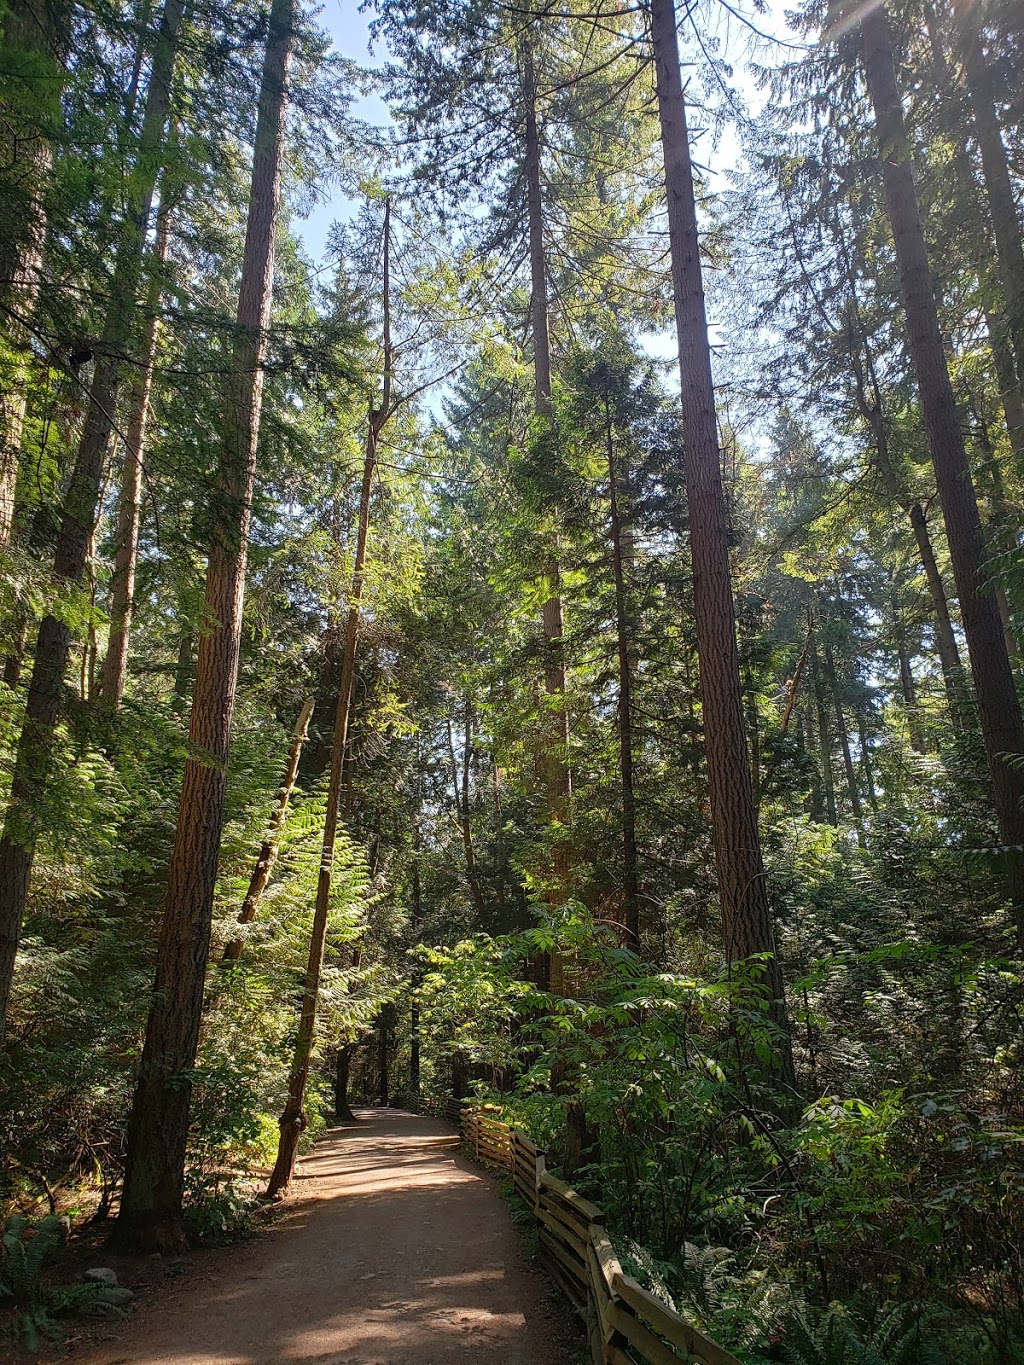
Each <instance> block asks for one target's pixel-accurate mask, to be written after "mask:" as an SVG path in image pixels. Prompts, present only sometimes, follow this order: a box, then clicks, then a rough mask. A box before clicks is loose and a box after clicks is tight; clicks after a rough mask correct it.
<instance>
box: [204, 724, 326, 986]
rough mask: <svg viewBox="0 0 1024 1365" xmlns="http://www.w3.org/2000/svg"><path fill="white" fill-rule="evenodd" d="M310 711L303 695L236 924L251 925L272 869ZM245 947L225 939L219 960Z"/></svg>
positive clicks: (241, 941) (231, 959) (234, 955)
mask: <svg viewBox="0 0 1024 1365" xmlns="http://www.w3.org/2000/svg"><path fill="white" fill-rule="evenodd" d="M312 714H313V698H312V697H307V698H306V700H305V702H304V703H303V706H302V710H301V711H300V712H299V715H298V719H297V720H296V722H295V726H294V728H293V730H292V745H291V749H290V750H289V753H288V766H287V767H286V768H285V770H284V776H283V777H282V778H281V786H280V788H279V789H278V793H277V800H276V802H275V803H274V809H273V812H272V813H271V816H270V824H269V825H268V826H267V833H266V837H265V838H264V840H263V843H262V844H261V845H260V851H259V854H258V855H257V858H256V866H255V867H254V868H253V870H252V876H251V877H250V878H249V889H248V891H246V893H245V900H244V901H243V902H242V908H241V910H239V912H238V923H239V924H251V923H252V922H253V920H254V919H255V918H256V912H257V911H258V910H259V907H260V901H261V900H262V899H263V893H264V891H265V890H266V889H267V883H268V882H269V881H270V874H271V872H273V870H274V863H275V862H276V861H277V850H278V846H279V845H280V843H281V831H282V830H283V829H284V822H285V817H286V816H287V814H288V803H289V802H290V801H291V799H292V792H293V791H294V790H295V779H296V777H297V776H298V773H299V759H300V758H301V757H302V746H303V744H305V742H306V735H307V733H308V729H309V718H310V716H311V715H312ZM244 947H245V939H244V938H242V937H238V938H229V939H228V941H227V943H225V945H224V954H223V956H222V958H221V962H222V963H226V962H237V961H238V959H239V958H240V957H241V956H242V949H243V948H244Z"/></svg>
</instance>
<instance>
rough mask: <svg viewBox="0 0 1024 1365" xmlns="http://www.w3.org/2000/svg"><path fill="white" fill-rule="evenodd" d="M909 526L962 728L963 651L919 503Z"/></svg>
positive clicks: (953, 712)
mask: <svg viewBox="0 0 1024 1365" xmlns="http://www.w3.org/2000/svg"><path fill="white" fill-rule="evenodd" d="M910 524H911V526H912V527H913V529H914V539H915V540H916V541H917V550H918V554H919V555H920V556H921V565H922V567H923V568H924V576H925V579H926V581H927V583H928V591H929V593H930V594H931V599H932V606H933V608H934V611H935V623H934V624H935V645H936V648H937V649H938V651H939V667H940V668H941V670H942V681H943V685H944V686H945V689H946V699H947V701H948V703H949V715H950V719H951V720H952V722H953V724H954V726H961V727H962V726H963V723H964V718H963V703H962V700H961V697H960V690H959V689H960V687H961V686H962V678H963V673H962V664H961V663H960V650H959V649H958V648H957V643H956V636H955V635H954V634H953V621H952V618H951V617H950V614H949V602H948V600H947V598H946V587H945V584H944V583H943V581H942V575H941V573H939V566H938V563H937V561H936V559H935V550H934V548H933V546H932V539H931V535H930V534H929V531H928V521H927V519H926V517H925V514H924V508H923V507H922V506H921V504H920V503H919V502H915V503H914V504H913V505H912V506H911V508H910Z"/></svg>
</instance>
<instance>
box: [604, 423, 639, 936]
mask: <svg viewBox="0 0 1024 1365" xmlns="http://www.w3.org/2000/svg"><path fill="white" fill-rule="evenodd" d="M605 436H606V438H607V456H608V504H609V513H610V521H611V539H612V575H613V579H614V583H615V638H616V642H617V652H618V662H619V704H618V709H617V715H618V725H619V780H620V782H621V784H622V912H623V913H622V922H623V928H624V929H625V931H626V942H627V944H628V946H629V947H630V948H633V949H634V950H635V951H639V948H640V874H639V860H638V857H637V846H636V791H635V788H634V782H633V666H632V660H631V659H630V648H629V644H630V628H631V621H630V615H629V603H628V601H627V587H626V565H625V554H624V551H623V542H624V539H625V536H626V531H625V530H624V527H623V519H622V513H621V509H620V507H619V471H618V468H617V465H616V460H615V443H614V439H613V434H612V420H611V411H610V409H609V405H608V402H607V400H606V401H605Z"/></svg>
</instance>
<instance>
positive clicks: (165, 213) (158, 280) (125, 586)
mask: <svg viewBox="0 0 1024 1365" xmlns="http://www.w3.org/2000/svg"><path fill="white" fill-rule="evenodd" d="M170 223H171V214H170V208H169V207H168V206H166V205H161V207H160V209H159V211H158V213H157V234H156V242H155V244H154V248H153V252H152V255H151V256H150V267H151V275H150V283H149V295H148V298H147V300H146V321H145V330H144V333H143V339H142V346H141V348H140V357H141V364H140V365H139V368H138V370H137V371H136V373H135V378H134V381H133V383H132V392H131V400H130V405H129V417H128V430H127V433H126V439H125V442H124V460H123V461H122V465H121V490H120V496H119V498H118V508H117V551H116V553H115V556H114V572H113V575H112V577H111V581H110V637H109V639H108V641H107V653H106V657H105V658H104V660H103V670H102V672H101V673H100V685H99V690H98V693H97V700H98V701H99V702H100V704H101V705H102V706H103V707H104V708H106V709H110V710H116V709H117V707H118V706H120V705H121V699H122V697H123V696H124V687H125V681H126V679H127V676H128V642H129V637H130V634H131V624H132V609H133V601H132V599H133V597H134V594H135V565H136V560H137V557H138V550H139V521H140V514H141V507H142V504H141V492H142V463H143V454H144V452H145V448H146V428H147V425H148V422H149V398H150V393H151V392H152V388H153V370H154V368H155V366H156V347H157V338H158V337H159V334H160V296H161V294H162V292H163V278H162V276H163V269H164V265H165V263H166V261H167V246H168V242H169V241H170Z"/></svg>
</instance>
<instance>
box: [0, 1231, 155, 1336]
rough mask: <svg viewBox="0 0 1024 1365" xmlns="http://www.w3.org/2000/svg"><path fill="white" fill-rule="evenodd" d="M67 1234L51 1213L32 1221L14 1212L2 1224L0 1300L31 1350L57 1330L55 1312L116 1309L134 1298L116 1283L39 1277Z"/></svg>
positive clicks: (59, 1315)
mask: <svg viewBox="0 0 1024 1365" xmlns="http://www.w3.org/2000/svg"><path fill="white" fill-rule="evenodd" d="M65 1235H66V1233H65V1227H64V1224H63V1223H62V1221H61V1220H60V1219H59V1218H58V1217H57V1216H56V1215H55V1214H50V1215H49V1216H48V1217H46V1218H41V1219H40V1220H39V1222H38V1223H36V1224H34V1225H33V1224H31V1223H30V1222H29V1221H28V1219H27V1218H23V1217H21V1216H20V1215H15V1216H14V1217H12V1218H9V1219H8V1220H7V1223H6V1224H5V1226H4V1235H3V1243H2V1246H3V1259H2V1261H0V1303H8V1302H9V1306H10V1308H11V1324H12V1326H13V1329H14V1332H15V1335H17V1336H19V1337H20V1338H21V1339H22V1341H24V1343H25V1345H26V1346H27V1347H28V1348H29V1350H30V1351H37V1350H38V1349H39V1346H40V1344H41V1340H42V1338H43V1337H50V1338H52V1337H55V1336H57V1335H59V1333H60V1328H59V1327H58V1324H57V1322H56V1319H57V1318H58V1317H64V1316H69V1315H73V1314H76V1313H89V1314H103V1313H111V1314H120V1312H121V1310H122V1309H123V1308H124V1306H125V1305H126V1304H127V1303H129V1302H130V1301H131V1299H132V1294H131V1291H130V1290H128V1289H122V1288H120V1287H119V1286H117V1285H110V1284H70V1285H48V1284H47V1283H46V1282H45V1280H44V1278H43V1276H44V1274H45V1271H46V1267H47V1264H48V1262H49V1261H50V1259H51V1258H52V1256H53V1255H54V1253H55V1252H57V1251H58V1250H59V1249H60V1247H61V1246H62V1245H63V1242H64V1238H65Z"/></svg>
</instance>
